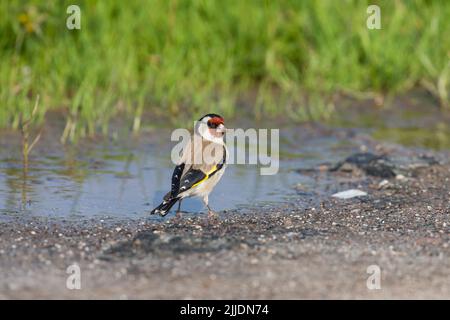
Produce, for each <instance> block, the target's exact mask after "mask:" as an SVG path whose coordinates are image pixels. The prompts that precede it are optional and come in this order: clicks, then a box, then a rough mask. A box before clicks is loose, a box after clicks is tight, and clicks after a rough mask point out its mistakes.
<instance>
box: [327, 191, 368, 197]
mask: <svg viewBox="0 0 450 320" xmlns="http://www.w3.org/2000/svg"><path fill="white" fill-rule="evenodd" d="M364 196H367V192H364V191H361V190H358V189H350V190H345V191H341V192H338V193H335V194H333V195H332V197H334V198H338V199H351V198H355V197H364Z"/></svg>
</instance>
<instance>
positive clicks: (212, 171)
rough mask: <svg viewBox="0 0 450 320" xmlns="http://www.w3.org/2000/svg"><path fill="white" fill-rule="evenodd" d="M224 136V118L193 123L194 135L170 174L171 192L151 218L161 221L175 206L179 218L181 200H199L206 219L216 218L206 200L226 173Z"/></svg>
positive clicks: (212, 115)
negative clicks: (160, 217) (155, 216)
mask: <svg viewBox="0 0 450 320" xmlns="http://www.w3.org/2000/svg"><path fill="white" fill-rule="evenodd" d="M225 132H226V127H225V124H224V118H223V117H222V116H220V115H218V114H215V113H208V114H206V115H204V116H203V117H201V118H200V119H199V120H198V121H197V122H196V124H195V128H194V134H193V135H192V136H191V139H190V141H189V142H187V143H186V145H185V147H184V148H183V150H182V154H181V157H180V160H179V161H178V163H177V164H176V166H175V169H174V170H173V174H172V185H171V190H170V191H169V192H168V193H167V194H166V195H165V196H164V198H163V201H162V202H161V204H160V205H158V206H157V207H156V208H154V209H153V210H152V211H151V214H159V215H160V216H162V217H164V216H165V215H167V214H168V213H169V211H170V209H171V208H172V207H173V206H174V205H175V203H177V202H178V210H177V217H181V202H182V200H183V199H185V198H188V197H200V198H202V200H203V203H204V205H205V207H206V208H207V209H208V217H213V216H216V213H215V212H214V211H213V210H212V209H211V207H210V206H209V199H208V196H209V194H210V193H211V191H212V190H213V189H214V187H215V186H216V184H217V183H218V182H219V180H220V179H221V178H222V176H223V174H224V172H225V169H226V160H227V154H228V152H227V148H226V146H225V143H224V136H225ZM198 159H200V161H198Z"/></svg>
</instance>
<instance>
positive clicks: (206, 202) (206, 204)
mask: <svg viewBox="0 0 450 320" xmlns="http://www.w3.org/2000/svg"><path fill="white" fill-rule="evenodd" d="M203 203H204V204H205V206H206V208H208V218H217V213H215V212H214V211H213V210H212V209H211V207H210V206H209V203H208V196H204V197H203Z"/></svg>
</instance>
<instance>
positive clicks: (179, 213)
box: [175, 199, 183, 219]
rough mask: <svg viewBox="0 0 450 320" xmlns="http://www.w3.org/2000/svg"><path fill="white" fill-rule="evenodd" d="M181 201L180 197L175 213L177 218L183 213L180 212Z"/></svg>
mask: <svg viewBox="0 0 450 320" xmlns="http://www.w3.org/2000/svg"><path fill="white" fill-rule="evenodd" d="M181 201H183V199H180V201H178V209H177V213H176V215H175V217H176V218H177V219H181V218H182V217H183V213H182V212H181Z"/></svg>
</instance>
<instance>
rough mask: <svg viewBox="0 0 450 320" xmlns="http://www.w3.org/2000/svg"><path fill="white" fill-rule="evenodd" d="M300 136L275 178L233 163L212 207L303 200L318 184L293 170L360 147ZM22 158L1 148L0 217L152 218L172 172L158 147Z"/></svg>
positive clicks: (291, 139)
mask: <svg viewBox="0 0 450 320" xmlns="http://www.w3.org/2000/svg"><path fill="white" fill-rule="evenodd" d="M302 136H303V134H302V132H301V131H296V130H282V131H281V132H280V158H281V159H280V168H279V173H278V174H276V175H272V176H262V175H260V170H259V167H258V166H257V165H229V166H228V168H227V172H226V174H225V175H224V177H223V178H222V180H221V181H220V183H219V184H218V186H217V187H216V189H215V190H214V192H213V193H212V194H211V195H210V204H211V206H212V207H213V208H214V209H215V210H217V211H222V210H230V209H237V208H240V209H245V208H252V207H255V206H263V205H273V204H275V203H280V202H285V201H286V200H289V199H290V198H292V197H296V196H297V197H298V195H297V192H296V191H295V189H294V188H293V186H295V185H298V184H301V185H302V186H303V187H304V188H306V189H308V186H310V187H311V189H312V187H313V186H314V185H315V182H314V181H313V179H312V178H311V177H307V176H302V175H299V174H298V173H296V172H295V170H296V169H298V168H310V167H314V166H315V165H317V164H319V163H323V162H324V161H325V162H328V161H337V160H339V159H342V157H344V156H346V155H348V154H349V152H351V151H352V150H355V149H356V148H357V146H356V145H352V144H349V143H346V142H345V141H342V140H339V139H337V138H336V137H334V136H332V135H330V136H327V135H324V136H316V137H313V138H311V139H302V140H299V139H300V138H301V137H302ZM17 159H20V157H19V156H18V157H15V158H14V157H11V156H7V155H5V154H1V151H0V217H2V216H3V217H6V216H44V217H63V218H67V219H83V218H92V217H99V218H101V217H104V218H108V217H112V218H114V217H123V218H125V217H126V218H142V217H147V216H149V212H150V210H151V209H152V208H153V207H154V206H156V205H157V204H159V202H160V201H161V199H162V197H163V195H164V194H165V193H166V192H167V191H168V189H169V187H170V177H171V175H172V170H173V165H172V163H171V161H170V148H169V147H167V146H162V145H159V144H153V145H140V146H137V147H130V146H126V147H124V146H121V147H118V146H110V145H109V146H107V145H99V146H95V147H92V146H91V150H90V151H89V152H86V154H85V153H84V152H83V154H77V153H76V152H69V151H67V152H62V151H58V152H55V153H54V154H51V155H44V156H43V155H40V154H36V155H33V157H32V158H31V161H30V166H29V168H28V171H27V172H24V170H23V168H22V162H21V161H20V160H17ZM314 194H315V192H314V190H310V191H306V192H305V193H304V195H305V196H309V197H312V196H314ZM182 210H183V211H186V212H188V213H192V214H196V213H198V212H205V210H204V207H203V204H202V202H201V201H200V200H198V199H195V198H193V199H186V200H184V201H183V205H182ZM172 211H173V210H172ZM171 214H173V212H172V213H171ZM150 218H151V219H159V218H158V217H150Z"/></svg>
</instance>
